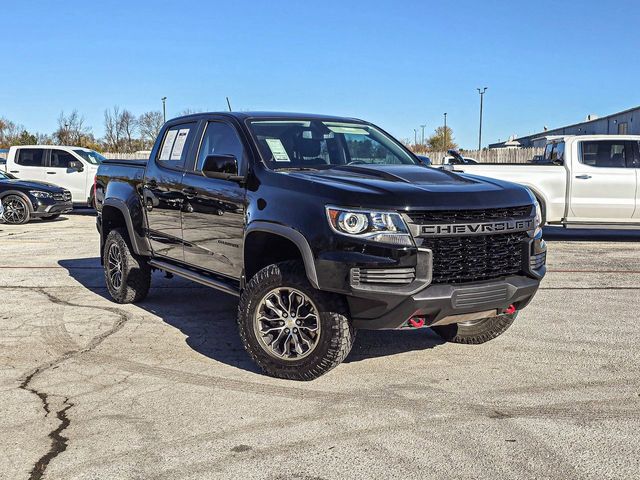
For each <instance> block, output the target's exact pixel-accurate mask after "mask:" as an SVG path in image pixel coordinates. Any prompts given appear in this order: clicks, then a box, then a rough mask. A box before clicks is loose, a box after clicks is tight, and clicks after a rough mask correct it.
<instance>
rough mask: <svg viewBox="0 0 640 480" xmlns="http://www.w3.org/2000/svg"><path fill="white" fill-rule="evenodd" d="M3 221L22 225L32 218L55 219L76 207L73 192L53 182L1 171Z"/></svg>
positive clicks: (0, 198)
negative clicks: (33, 179)
mask: <svg viewBox="0 0 640 480" xmlns="http://www.w3.org/2000/svg"><path fill="white" fill-rule="evenodd" d="M0 202H1V203H2V210H3V214H2V220H3V221H4V222H5V223H10V224H14V225H20V224H23V223H27V222H28V221H29V220H30V219H32V218H42V219H44V220H53V219H54V218H58V217H59V216H60V215H61V214H63V213H67V212H70V211H71V210H72V209H73V205H72V203H71V193H70V192H69V191H68V190H65V189H64V188H61V187H58V186H56V185H53V184H51V183H45V182H36V181H32V180H19V179H17V178H16V177H14V176H13V175H11V174H10V173H5V172H2V171H0Z"/></svg>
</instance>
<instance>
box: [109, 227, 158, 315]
mask: <svg viewBox="0 0 640 480" xmlns="http://www.w3.org/2000/svg"><path fill="white" fill-rule="evenodd" d="M103 264H104V278H105V281H106V283H107V289H108V290H109V294H110V295H111V297H112V298H113V299H114V300H115V301H116V302H118V303H135V302H139V301H141V300H143V299H144V298H145V297H146V296H147V293H149V287H150V286H151V268H150V267H149V264H148V263H147V261H146V260H145V259H144V258H141V257H138V256H137V255H134V254H133V253H132V252H131V249H130V248H129V243H128V242H127V234H126V232H125V231H124V230H123V229H120V228H116V229H114V230H111V231H110V232H109V235H107V240H106V241H105V243H104V256H103Z"/></svg>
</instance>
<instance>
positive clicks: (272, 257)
mask: <svg viewBox="0 0 640 480" xmlns="http://www.w3.org/2000/svg"><path fill="white" fill-rule="evenodd" d="M243 245H244V248H243V260H244V269H245V279H246V280H247V281H248V280H249V279H250V278H251V277H252V276H253V275H255V274H256V273H257V272H258V271H260V270H261V269H262V268H264V267H265V266H267V265H270V264H272V263H277V262H280V261H285V260H293V259H300V260H302V262H303V264H304V269H305V273H306V275H307V278H308V279H309V282H310V283H311V285H312V286H313V287H314V288H319V285H318V275H317V272H316V266H315V262H314V259H313V252H312V251H311V247H310V246H309V242H308V241H307V239H306V238H305V237H304V235H302V234H301V233H300V232H299V231H297V230H295V229H293V228H291V227H287V226H285V225H280V224H276V223H270V222H262V221H255V222H252V223H251V224H250V225H249V226H248V227H247V229H246V231H245V235H244V242H243ZM291 247H293V248H295V251H292V250H288V249H287V248H291Z"/></svg>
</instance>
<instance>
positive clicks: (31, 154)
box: [16, 148, 44, 167]
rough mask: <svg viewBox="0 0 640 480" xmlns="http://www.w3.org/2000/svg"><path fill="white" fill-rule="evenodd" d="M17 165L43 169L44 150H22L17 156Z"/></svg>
mask: <svg viewBox="0 0 640 480" xmlns="http://www.w3.org/2000/svg"><path fill="white" fill-rule="evenodd" d="M16 163H17V164H18V165H24V166H25V167H43V166H44V150H43V149H41V148H20V149H18V152H17V154H16Z"/></svg>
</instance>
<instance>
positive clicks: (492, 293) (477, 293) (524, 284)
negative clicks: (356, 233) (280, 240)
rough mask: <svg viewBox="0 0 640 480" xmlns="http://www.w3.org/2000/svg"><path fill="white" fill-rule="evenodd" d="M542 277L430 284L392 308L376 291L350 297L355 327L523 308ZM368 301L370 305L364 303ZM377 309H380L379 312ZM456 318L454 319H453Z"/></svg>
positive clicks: (394, 326)
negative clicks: (510, 307) (365, 306)
mask: <svg viewBox="0 0 640 480" xmlns="http://www.w3.org/2000/svg"><path fill="white" fill-rule="evenodd" d="M539 285H540V280H538V279H534V278H530V277H526V276H520V275H513V276H509V277H506V278H504V279H501V280H493V281H486V282H476V283H469V284H462V285H431V286H429V287H427V288H425V289H424V290H421V291H419V292H418V293H415V294H413V295H410V296H407V297H405V298H404V299H403V300H401V301H400V303H398V304H396V305H395V306H394V307H393V308H391V309H390V310H389V306H390V305H393V304H394V303H395V302H394V301H393V300H394V299H392V298H385V295H384V294H381V293H377V294H376V295H375V296H371V297H370V298H363V297H362V296H359V297H350V298H349V303H350V305H352V306H353V308H352V313H353V312H354V311H355V315H360V317H358V316H354V319H353V322H354V326H355V327H356V328H360V329H367V330H380V329H398V328H403V327H406V326H408V324H409V320H411V319H412V318H414V317H415V318H422V319H424V321H425V325H426V326H430V325H434V324H439V323H441V322H445V323H450V320H451V317H453V316H456V315H465V314H470V313H476V312H486V311H498V312H502V311H504V310H506V309H507V308H508V307H509V306H511V305H513V306H515V308H516V310H521V309H522V308H524V307H525V306H526V305H527V304H528V303H529V302H530V301H531V299H532V298H533V296H534V295H535V293H536V292H537V290H538V287H539ZM365 304H368V308H366V309H363V308H362V306H363V305H365ZM376 310H377V311H376ZM454 319H455V318H454Z"/></svg>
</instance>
